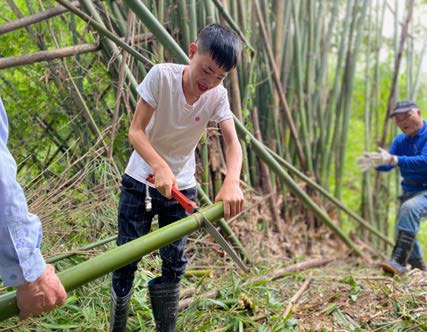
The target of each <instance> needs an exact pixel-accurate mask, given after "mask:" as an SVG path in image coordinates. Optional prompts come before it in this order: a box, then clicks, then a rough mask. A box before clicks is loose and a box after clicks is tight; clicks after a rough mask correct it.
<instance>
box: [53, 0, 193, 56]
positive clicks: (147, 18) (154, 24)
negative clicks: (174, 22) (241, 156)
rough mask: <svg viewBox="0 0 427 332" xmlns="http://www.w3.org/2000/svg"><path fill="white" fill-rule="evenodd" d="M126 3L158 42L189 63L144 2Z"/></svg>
mask: <svg viewBox="0 0 427 332" xmlns="http://www.w3.org/2000/svg"><path fill="white" fill-rule="evenodd" d="M57 1H58V0H57ZM61 1H63V0H61ZM124 2H125V3H126V4H127V5H128V6H129V8H130V9H132V11H134V12H135V14H136V16H138V17H139V18H140V19H141V20H142V22H143V23H144V24H145V25H146V26H147V28H148V29H149V30H150V31H151V32H152V33H153V34H154V35H155V36H156V38H157V40H158V41H159V42H160V43H161V44H162V45H163V46H164V47H165V48H166V49H167V50H168V51H169V53H170V54H171V55H172V56H173V57H174V58H175V59H176V60H177V61H180V62H182V63H188V62H189V59H188V57H187V55H186V54H185V53H184V51H183V50H182V49H181V48H180V47H179V46H178V45H177V44H176V41H175V40H174V39H173V38H172V37H171V35H170V34H169V33H168V32H167V31H166V30H165V28H164V27H163V26H162V25H161V24H160V22H159V21H158V20H157V19H156V17H155V16H154V15H153V14H151V12H150V11H149V10H148V8H147V7H146V6H145V5H144V3H143V2H141V1H138V0H124Z"/></svg>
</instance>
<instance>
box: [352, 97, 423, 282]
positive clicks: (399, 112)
mask: <svg viewBox="0 0 427 332" xmlns="http://www.w3.org/2000/svg"><path fill="white" fill-rule="evenodd" d="M391 117H394V119H395V120H396V124H397V126H398V127H399V128H400V130H401V131H402V133H401V134H399V135H398V136H397V137H396V138H395V139H394V140H393V142H392V144H391V147H390V152H387V151H385V150H383V149H380V152H370V153H365V155H364V156H363V157H361V158H358V159H357V163H358V164H359V167H360V169H361V170H362V171H366V170H367V169H369V168H376V169H377V170H378V171H385V172H387V171H390V170H391V169H392V168H394V167H399V170H400V174H401V176H402V178H403V179H402V182H401V185H402V189H403V195H402V196H401V206H400V210H399V219H398V222H397V226H396V228H397V240H396V244H395V246H394V248H393V252H392V256H391V259H389V260H386V261H385V262H382V263H380V266H381V267H382V268H383V269H384V270H385V271H388V272H391V273H395V274H404V273H406V264H407V263H409V264H410V265H411V266H412V268H418V269H420V270H424V271H425V270H426V265H425V263H424V261H423V258H422V253H421V247H420V244H419V242H418V241H417V239H416V236H417V233H418V230H419V228H420V221H421V219H422V218H423V217H425V216H426V215H427V124H426V121H423V120H422V118H421V113H420V110H419V108H418V106H417V105H416V104H415V103H414V102H413V101H409V100H404V101H400V102H398V103H396V106H395V107H394V110H393V112H392V114H391Z"/></svg>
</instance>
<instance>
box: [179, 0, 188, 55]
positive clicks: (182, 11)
mask: <svg viewBox="0 0 427 332" xmlns="http://www.w3.org/2000/svg"><path fill="white" fill-rule="evenodd" d="M186 8H187V4H186V1H185V0H179V1H178V16H179V23H180V24H179V28H180V30H181V38H182V39H181V40H182V44H183V48H184V49H186V50H188V47H189V46H190V29H189V28H188V17H187V11H186Z"/></svg>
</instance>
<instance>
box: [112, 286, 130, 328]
mask: <svg viewBox="0 0 427 332" xmlns="http://www.w3.org/2000/svg"><path fill="white" fill-rule="evenodd" d="M131 297H132V290H130V291H129V293H128V294H127V295H126V296H123V297H121V296H117V295H116V292H115V291H114V288H111V309H110V332H124V331H126V322H127V319H128V312H129V303H130V299H131Z"/></svg>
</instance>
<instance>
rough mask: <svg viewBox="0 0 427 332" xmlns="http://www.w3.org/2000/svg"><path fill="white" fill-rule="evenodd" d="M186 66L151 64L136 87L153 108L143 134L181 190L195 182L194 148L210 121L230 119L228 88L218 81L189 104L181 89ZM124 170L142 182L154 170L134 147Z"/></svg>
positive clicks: (144, 181) (145, 181) (193, 184)
mask: <svg viewBox="0 0 427 332" xmlns="http://www.w3.org/2000/svg"><path fill="white" fill-rule="evenodd" d="M184 68H185V66H184V65H179V64H172V63H165V64H159V65H155V66H153V67H152V68H151V70H150V71H149V73H148V74H147V76H146V77H145V78H144V80H143V81H142V83H141V84H140V85H139V86H138V88H137V91H138V93H139V95H140V96H141V98H142V99H144V100H145V101H146V102H147V103H148V104H149V105H150V106H151V107H153V108H154V109H155V112H154V113H153V116H152V118H151V120H150V122H149V123H148V125H147V127H146V129H145V134H146V135H147V137H148V139H149V141H150V143H151V145H152V146H153V148H154V149H155V150H156V151H157V153H158V154H159V155H160V156H161V157H162V158H163V159H164V160H165V161H166V163H167V164H168V165H169V167H170V169H171V170H172V172H173V174H174V175H175V177H176V180H177V183H178V188H179V189H180V190H183V189H188V188H191V187H194V186H195V185H196V178H195V176H194V174H195V172H196V163H195V157H194V151H195V149H196V146H197V143H198V142H199V140H200V138H201V136H202V134H203V131H204V130H205V129H206V126H207V124H208V122H209V121H215V122H218V123H220V122H221V121H224V120H227V119H231V118H232V114H231V111H230V104H229V102H228V97H227V90H226V89H225V88H224V87H223V86H222V85H219V86H217V87H215V88H214V89H211V90H208V91H206V92H205V93H204V94H202V95H201V96H200V98H199V99H198V100H197V101H196V102H195V103H194V104H193V105H188V104H187V102H186V99H185V96H184V92H183V90H182V75H183V71H184ZM125 172H126V174H128V175H129V176H131V177H132V178H134V179H135V180H138V181H140V182H142V183H145V184H148V185H150V186H152V185H151V184H149V183H147V180H146V178H147V176H148V175H149V174H150V173H153V170H152V168H151V166H150V165H149V164H147V163H146V162H145V160H144V159H142V158H141V156H140V155H139V154H138V153H137V152H136V151H133V152H132V155H131V157H130V160H129V163H128V165H127V167H126V170H125Z"/></svg>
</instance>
